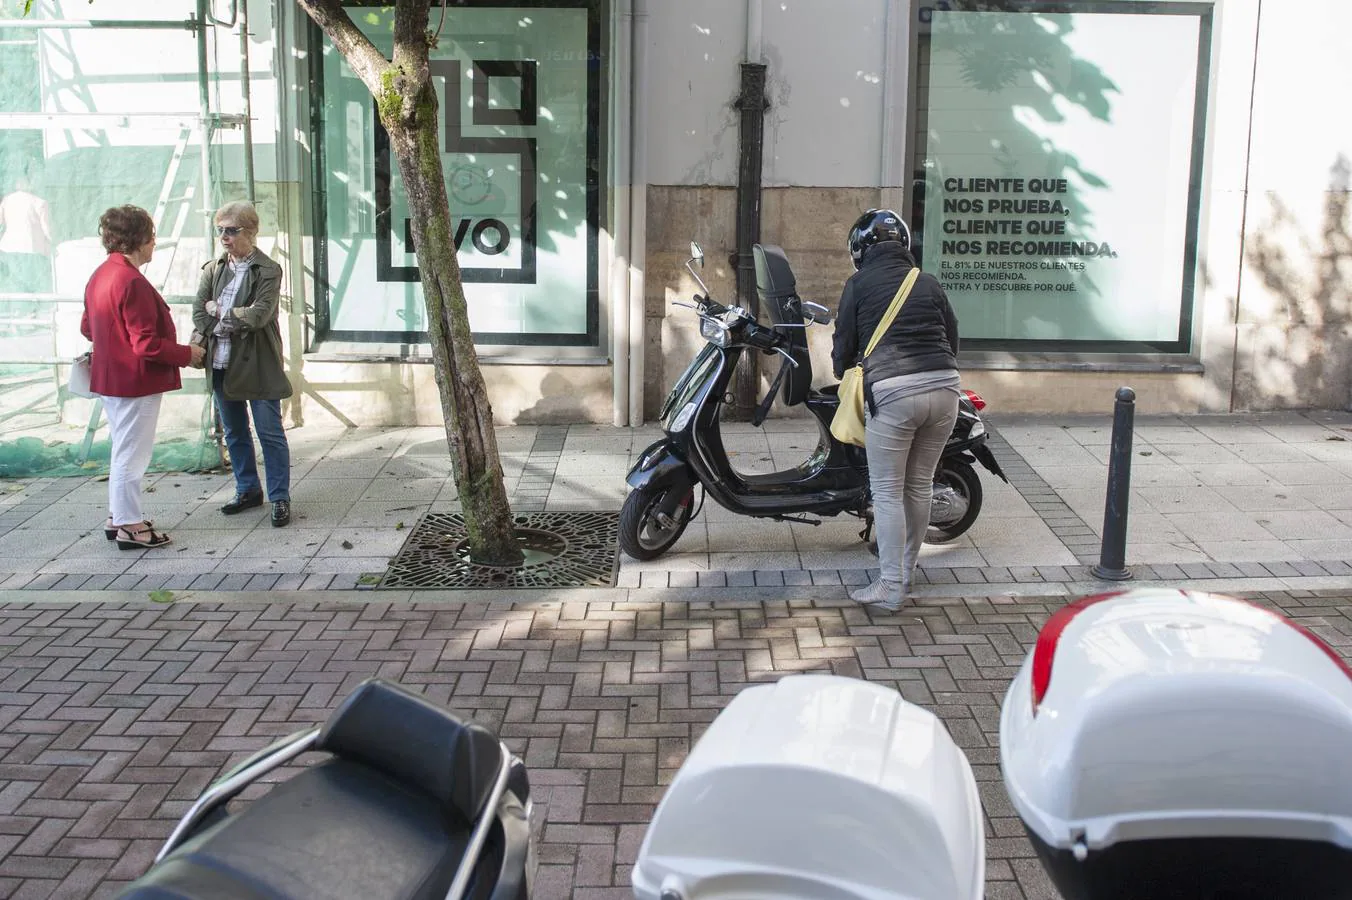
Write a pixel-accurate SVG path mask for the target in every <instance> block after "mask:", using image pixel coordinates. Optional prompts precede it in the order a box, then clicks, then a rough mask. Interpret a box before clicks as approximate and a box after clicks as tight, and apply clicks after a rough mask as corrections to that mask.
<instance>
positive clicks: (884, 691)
mask: <svg viewBox="0 0 1352 900" xmlns="http://www.w3.org/2000/svg"><path fill="white" fill-rule="evenodd" d="M982 842H983V831H982V814H981V804H980V800H979V799H978V795H977V790H976V782H975V780H974V779H973V777H972V770H971V768H970V767H969V766H968V764H967V759H966V757H965V756H963V754H962V751H961V750H959V749H958V747H957V746H956V745H955V744H954V743H953V740H952V738H951V737H950V736H949V734H948V732H947V730H946V729H945V728H944V726H943V724H942V723H941V722H940V721H939V720H938V719H937V718H936V717H935V716H934V715H933V714H931V713H929V712H927V711H925V710H923V709H921V708H919V707H917V706H914V705H912V704H910V703H908V702H907V701H905V700H903V699H902V697H901V695H900V694H899V693H897V692H896V691H895V690H892V689H890V688H886V687H882V686H881V685H875V684H870V683H868V682H865V681H860V680H857V679H853V678H842V677H838V676H834V675H790V676H787V677H785V678H783V679H781V680H780V681H778V682H777V683H775V684H767V685H761V686H757V687H752V688H748V689H746V690H744V691H742V692H741V693H740V694H738V695H737V696H736V697H735V698H734V699H733V701H732V703H730V704H729V705H728V707H727V709H725V710H724V711H723V712H722V713H721V714H719V716H718V718H716V719H715V720H714V722H713V724H712V725H710V726H709V729H708V731H707V732H706V733H705V734H704V736H703V737H702V738H701V739H700V740H699V742H698V743H697V744H696V745H695V748H694V750H693V751H692V752H691V753H690V756H689V758H688V759H687V760H686V762H685V764H684V765H683V766H681V768H680V771H678V772H677V773H676V777H675V779H673V781H672V783H671V786H670V788H668V790H667V792H666V795H665V796H664V797H663V799H662V802H661V804H660V805H659V806H658V808H657V812H656V814H655V815H654V816H653V819H652V823H651V824H650V825H649V827H648V832H647V835H646V836H645V837H644V839H643V844H642V847H641V848H640V850H639V855H638V859H637V862H636V864H635V866H634V869H633V873H632V881H633V888H634V895H635V897H637V898H638V900H659V898H661V900H730V898H733V897H736V898H766V900H768V898H771V897H774V898H799V900H826V898H830V900H856V898H859V900H863V898H868V900H979V898H980V897H981V896H982V891H983V889H984V882H985V850H984V846H983V843H982Z"/></svg>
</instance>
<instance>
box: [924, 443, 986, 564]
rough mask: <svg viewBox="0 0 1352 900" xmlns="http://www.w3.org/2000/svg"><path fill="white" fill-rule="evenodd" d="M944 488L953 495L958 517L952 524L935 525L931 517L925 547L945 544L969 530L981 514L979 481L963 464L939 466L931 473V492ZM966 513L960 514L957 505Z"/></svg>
mask: <svg viewBox="0 0 1352 900" xmlns="http://www.w3.org/2000/svg"><path fill="white" fill-rule="evenodd" d="M944 488H947V489H949V490H952V491H953V493H954V494H955V495H956V497H955V501H956V503H957V504H958V506H959V510H960V514H959V515H958V517H957V518H955V519H953V520H952V521H941V522H936V521H935V520H934V518H933V513H931V519H930V527H929V530H928V531H926V532H925V543H927V544H946V543H948V542H949V541H951V540H955V539H956V538H957V537H958V536H959V535H961V534H963V533H964V532H966V531H967V529H969V528H971V527H972V524H973V523H974V522H976V517H977V516H979V515H980V514H981V479H980V478H978V477H977V474H976V471H975V470H974V469H973V468H972V467H971V466H969V465H967V464H966V463H964V462H943V463H940V464H939V470H938V471H937V472H935V473H934V489H935V490H936V491H938V490H941V489H944ZM962 504H966V509H965V510H961V505H962Z"/></svg>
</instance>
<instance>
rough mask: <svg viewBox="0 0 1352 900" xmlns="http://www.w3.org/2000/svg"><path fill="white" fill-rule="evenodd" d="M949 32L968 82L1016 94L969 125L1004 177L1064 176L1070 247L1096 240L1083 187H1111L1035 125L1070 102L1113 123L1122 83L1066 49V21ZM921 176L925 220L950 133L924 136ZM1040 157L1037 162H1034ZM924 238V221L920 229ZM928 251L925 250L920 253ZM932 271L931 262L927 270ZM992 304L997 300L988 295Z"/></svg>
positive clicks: (994, 21) (1021, 20)
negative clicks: (983, 139) (1072, 243)
mask: <svg viewBox="0 0 1352 900" xmlns="http://www.w3.org/2000/svg"><path fill="white" fill-rule="evenodd" d="M950 5H952V7H953V8H955V11H959V12H999V14H1009V12H1010V8H1009V4H1007V3H961V4H957V3H955V4H950ZM950 22H952V24H950V26H948V27H952V28H957V30H960V34H961V41H960V42H957V45H956V47H955V53H956V57H957V64H959V68H960V76H961V80H963V82H964V84H967V85H968V86H971V88H975V89H977V91H983V92H987V93H1002V92H1007V91H1017V92H1018V103H1017V104H1011V105H1010V107H1009V108H1006V109H983V111H982V112H983V115H982V116H976V118H973V120H972V123H971V128H972V130H975V131H976V132H979V134H983V135H988V139H990V146H991V149H992V150H994V161H995V166H996V168H998V169H999V172H998V173H992V174H998V176H999V177H1041V178H1065V180H1067V192H1065V193H1064V195H1061V197H1060V199H1061V200H1063V201H1064V204H1065V205H1067V207H1068V208H1069V209H1071V211H1072V215H1069V216H1068V219H1067V223H1065V227H1067V234H1065V239H1069V241H1092V239H1095V238H1096V222H1095V219H1094V214H1092V211H1091V208H1090V205H1088V203H1087V199H1086V197H1084V196H1083V193H1082V189H1083V188H1095V189H1102V188H1107V186H1109V185H1107V181H1106V180H1105V178H1103V177H1102V176H1099V174H1098V173H1096V172H1094V170H1091V169H1090V168H1088V166H1087V165H1086V164H1084V162H1083V161H1082V159H1080V158H1079V155H1076V154H1073V153H1069V151H1067V150H1064V149H1061V147H1057V146H1056V145H1055V143H1053V142H1052V141H1051V139H1048V138H1046V136H1044V135H1041V134H1038V131H1037V130H1036V127H1034V126H1033V122H1034V120H1041V122H1042V123H1048V124H1060V123H1064V122H1065V120H1067V114H1065V104H1071V105H1073V107H1079V108H1080V109H1083V111H1084V112H1086V114H1088V115H1090V116H1092V118H1094V119H1096V120H1099V122H1111V114H1113V101H1111V95H1114V93H1119V88H1118V85H1117V84H1115V82H1114V81H1113V80H1111V78H1110V77H1109V76H1107V74H1106V73H1105V72H1103V70H1102V69H1101V68H1099V66H1098V65H1095V64H1094V62H1091V61H1090V59H1084V58H1082V57H1079V55H1078V54H1076V53H1075V50H1073V49H1072V47H1071V45H1069V42H1068V38H1069V35H1071V34H1072V32H1073V30H1075V26H1073V23H1072V22H1071V20H1069V19H1067V18H1065V16H1046V15H1037V14H1032V15H999V16H979V15H977V16H961V18H957V19H952V20H950ZM921 53H922V55H923V57H925V58H926V61H929V62H933V59H932V57H930V55H929V54H930V42H929V32H927V31H926V32H922V34H921ZM922 139H923V145H925V146H923V150H922V154H923V155H922V165H921V170H919V172H918V173H917V181H918V185H917V188H918V189H917V204H915V216H917V218H921V214H922V211H923V201H925V197H930V199H932V200H934V199H940V197H942V196H944V180H945V173H944V165H942V162H941V159H942V157H944V155H945V150H946V146H945V145H946V143H948V142H946V141H945V135H944V134H941V132H938V131H937V130H933V128H929V127H926V128H923V130H922ZM969 139H971V136H969V135H959V134H955V135H953V141H969ZM1037 159H1041V165H1040V168H1041V172H1036V170H1034V169H1036V168H1038V165H1037V164H1033V165H1030V162H1029V161H1037ZM917 232H918V234H921V235H923V222H918V223H917ZM921 253H923V247H921ZM930 265H933V264H930ZM1082 285H1083V289H1084V291H1087V292H1092V293H1096V295H1098V293H1101V291H1099V288H1098V285H1095V284H1094V281H1092V280H1091V278H1090V277H1088V276H1084V277H1083V278H1082ZM991 299H994V297H991Z"/></svg>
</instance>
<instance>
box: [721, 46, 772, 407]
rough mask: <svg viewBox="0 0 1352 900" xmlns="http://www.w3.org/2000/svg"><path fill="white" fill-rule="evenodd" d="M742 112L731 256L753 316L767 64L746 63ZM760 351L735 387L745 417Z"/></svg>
mask: <svg viewBox="0 0 1352 900" xmlns="http://www.w3.org/2000/svg"><path fill="white" fill-rule="evenodd" d="M734 105H735V106H736V107H737V109H738V110H740V111H741V113H742V123H741V138H740V140H739V146H738V149H737V155H738V165H737V252H736V253H734V254H733V255H732V257H731V258H730V259H729V260H728V261H729V263H731V264H732V266H733V267H734V268H735V269H736V270H737V300H738V302H739V304H740V305H741V307H742V308H743V309H745V310H747V311H748V312H750V313H751V314H752V315H753V316H755V317H757V318H759V317H760V301H759V299H758V298H757V297H756V263H755V258H754V257H753V256H752V255H751V245H752V244H755V243H757V242H758V241H760V226H761V160H762V156H763V151H764V147H765V111H766V110H767V109H769V107H770V102H769V100H767V99H766V97H765V64H764V63H742V93H741V96H739V97H738V98H737V102H736V103H735V104H734ZM759 390H760V354H759V353H746V354H744V355H743V356H742V365H741V367H740V368H739V369H738V370H737V378H736V381H735V382H734V387H733V401H734V402H733V409H732V412H733V415H734V417H735V418H736V419H737V420H738V421H747V420H749V419H750V418H751V413H752V411H753V410H754V409H755V408H756V403H757V401H758V400H759V398H758V397H757V394H758V393H759Z"/></svg>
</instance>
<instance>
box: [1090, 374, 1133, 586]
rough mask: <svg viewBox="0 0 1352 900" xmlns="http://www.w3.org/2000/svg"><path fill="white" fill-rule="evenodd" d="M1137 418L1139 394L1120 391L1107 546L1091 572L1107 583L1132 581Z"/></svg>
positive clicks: (1110, 465) (1111, 463)
mask: <svg viewBox="0 0 1352 900" xmlns="http://www.w3.org/2000/svg"><path fill="white" fill-rule="evenodd" d="M1135 418H1136V392H1135V391H1133V390H1132V389H1131V388H1129V387H1122V388H1118V389H1117V402H1116V403H1115V404H1114V405H1113V443H1112V449H1111V450H1110V451H1109V455H1108V497H1107V500H1106V501H1105V503H1104V507H1103V543H1102V546H1101V548H1100V550H1099V563H1098V565H1096V566H1094V568H1092V569H1091V570H1090V573H1091V574H1092V575H1093V576H1094V577H1095V578H1098V579H1101V580H1103V581H1129V580H1131V577H1132V574H1131V571H1130V570H1129V569H1127V504H1128V502H1129V501H1130V500H1131V436H1132V422H1133V421H1134V420H1135Z"/></svg>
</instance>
